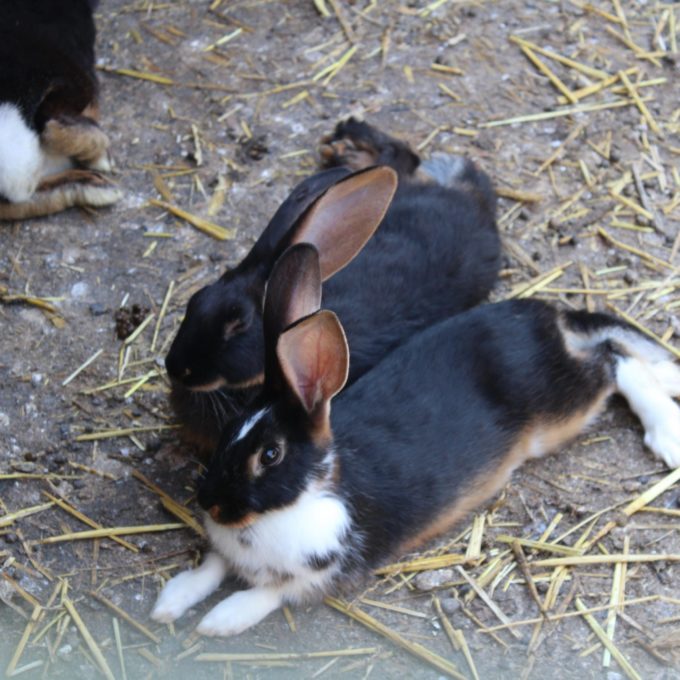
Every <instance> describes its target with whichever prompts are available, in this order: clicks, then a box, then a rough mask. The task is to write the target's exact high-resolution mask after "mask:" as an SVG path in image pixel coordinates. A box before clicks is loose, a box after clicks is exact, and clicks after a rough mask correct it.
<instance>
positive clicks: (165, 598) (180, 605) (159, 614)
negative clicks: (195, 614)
mask: <svg viewBox="0 0 680 680" xmlns="http://www.w3.org/2000/svg"><path fill="white" fill-rule="evenodd" d="M201 599H203V598H197V597H196V573H195V570H191V571H183V572H182V573H181V574H178V575H177V576H175V577H174V578H171V579H170V580H169V581H168V582H167V583H166V584H165V587H164V588H163V590H162V591H161V594H160V595H159V596H158V599H157V600H156V604H155V605H154V608H153V611H152V612H151V618H152V619H153V620H154V621H159V622H160V623H172V622H173V621H175V620H176V619H178V618H179V617H180V616H182V614H184V612H186V611H187V609H189V608H190V607H192V606H193V605H194V604H196V602H199V601H200V600H201Z"/></svg>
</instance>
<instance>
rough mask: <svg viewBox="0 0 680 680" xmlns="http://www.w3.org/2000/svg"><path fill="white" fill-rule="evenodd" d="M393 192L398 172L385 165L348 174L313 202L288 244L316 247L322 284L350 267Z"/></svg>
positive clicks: (387, 204)
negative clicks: (344, 268)
mask: <svg viewBox="0 0 680 680" xmlns="http://www.w3.org/2000/svg"><path fill="white" fill-rule="evenodd" d="M396 189H397V173H396V172H395V171H394V170H392V168H389V167H387V166H378V167H374V168H368V169H366V170H363V171H361V172H357V173H355V174H353V175H351V176H350V177H348V178H347V179H345V180H343V181H341V182H338V183H337V184H336V185H335V186H333V187H331V188H330V189H328V191H326V193H325V194H324V195H323V196H322V197H321V198H319V199H318V200H317V201H316V203H315V204H314V205H313V206H312V207H311V208H310V210H309V211H308V212H307V213H306V214H305V216H304V217H303V218H302V219H301V220H300V222H299V223H298V224H297V225H296V226H295V227H294V230H293V235H292V240H291V242H292V243H301V242H307V243H312V244H314V245H315V246H316V248H317V250H318V251H319V258H320V261H321V276H322V279H323V280H324V281H325V280H326V279H328V278H330V277H331V276H333V274H335V273H336V272H337V271H339V270H340V269H342V268H343V267H345V266H346V265H347V264H349V263H350V262H351V261H352V260H353V259H354V257H355V256H356V255H357V254H358V253H359V251H360V250H361V249H362V248H363V247H364V245H365V244H366V242H367V241H368V239H370V238H371V236H373V233H374V232H375V230H376V229H377V228H378V226H379V225H380V223H381V222H382V219H383V217H384V216H385V213H386V212H387V208H388V207H389V205H390V203H391V201H392V197H393V196H394V192H395V191H396Z"/></svg>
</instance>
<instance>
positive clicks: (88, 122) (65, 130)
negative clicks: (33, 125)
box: [40, 116, 111, 172]
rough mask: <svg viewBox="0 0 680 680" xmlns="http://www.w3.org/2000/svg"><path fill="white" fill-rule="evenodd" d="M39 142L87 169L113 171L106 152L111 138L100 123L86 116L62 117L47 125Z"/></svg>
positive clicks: (53, 119)
mask: <svg viewBox="0 0 680 680" xmlns="http://www.w3.org/2000/svg"><path fill="white" fill-rule="evenodd" d="M40 141H41V143H42V144H43V146H44V147H45V149H47V150H48V151H49V152H50V153H54V154H59V155H63V156H67V157H68V158H73V159H74V160H75V161H77V162H78V163H81V164H82V165H85V166H86V167H89V168H92V169H95V170H102V171H105V172H108V171H110V169H111V164H110V163H109V160H108V157H107V154H106V150H107V149H108V147H109V138H108V137H107V136H106V133H105V132H104V131H103V130H102V129H101V128H100V127H99V125H97V123H96V122H95V121H94V120H92V119H90V118H87V117H85V116H61V117H59V118H52V119H51V120H48V121H47V123H46V124H45V129H44V130H43V132H42V134H41V135H40Z"/></svg>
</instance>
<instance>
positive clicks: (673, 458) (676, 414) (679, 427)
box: [645, 404, 680, 469]
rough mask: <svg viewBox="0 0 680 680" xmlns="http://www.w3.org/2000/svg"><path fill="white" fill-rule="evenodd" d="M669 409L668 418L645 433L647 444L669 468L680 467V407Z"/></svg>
mask: <svg viewBox="0 0 680 680" xmlns="http://www.w3.org/2000/svg"><path fill="white" fill-rule="evenodd" d="M672 406H674V407H675V408H674V409H673V410H671V409H669V413H668V414H667V415H666V417H667V419H666V420H665V421H664V422H660V423H659V424H658V426H656V427H652V428H650V429H649V430H647V432H646V433H645V444H646V446H647V447H648V448H649V449H650V450H651V451H652V452H653V453H654V455H655V456H656V457H657V458H661V460H663V461H664V463H666V465H668V467H669V468H673V469H675V468H677V467H680V408H678V406H677V405H676V404H672Z"/></svg>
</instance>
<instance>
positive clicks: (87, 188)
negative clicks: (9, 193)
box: [0, 170, 121, 220]
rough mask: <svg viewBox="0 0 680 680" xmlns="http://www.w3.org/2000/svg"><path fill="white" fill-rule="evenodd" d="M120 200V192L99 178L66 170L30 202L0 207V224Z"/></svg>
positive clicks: (42, 183) (87, 172) (53, 177)
mask: <svg viewBox="0 0 680 680" xmlns="http://www.w3.org/2000/svg"><path fill="white" fill-rule="evenodd" d="M120 197H121V193H120V190H119V189H118V188H116V186H115V185H114V184H113V183H112V182H109V181H108V180H107V179H105V178H104V177H103V176H102V175H100V174H98V173H95V172H92V171H90V170H66V171H65V172H62V173H59V174H58V175H53V176H51V177H49V178H47V179H45V180H43V181H42V182H41V183H40V186H39V187H38V191H36V193H35V194H33V196H32V197H31V200H30V201H25V202H22V203H0V220H23V219H27V218H29V217H40V216H42V215H50V214H52V213H57V212H60V211H62V210H66V209H67V208H72V207H74V206H77V205H81V206H85V205H91V206H105V205H111V204H112V203H115V202H116V201H117V200H118V199H119V198H120Z"/></svg>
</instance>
